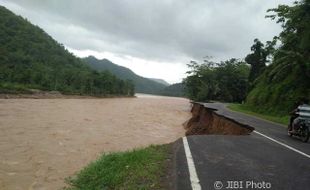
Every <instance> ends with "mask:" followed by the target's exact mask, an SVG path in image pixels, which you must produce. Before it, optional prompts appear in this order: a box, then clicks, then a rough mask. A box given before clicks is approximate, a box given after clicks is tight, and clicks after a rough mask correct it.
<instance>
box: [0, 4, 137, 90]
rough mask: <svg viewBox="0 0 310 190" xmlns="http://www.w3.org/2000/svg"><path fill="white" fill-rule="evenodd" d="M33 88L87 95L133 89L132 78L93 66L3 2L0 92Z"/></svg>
mask: <svg viewBox="0 0 310 190" xmlns="http://www.w3.org/2000/svg"><path fill="white" fill-rule="evenodd" d="M30 88H32V89H41V90H47V91H50V90H56V91H60V92H62V93H67V94H87V95H105V94H120V95H129V94H130V95H132V94H133V93H134V91H133V90H134V89H133V88H134V87H133V84H132V83H131V82H129V81H124V80H121V79H118V78H117V77H115V76H114V75H112V74H111V73H109V72H98V71H95V70H92V69H91V68H89V67H88V66H86V65H85V64H84V63H83V62H82V61H81V60H80V59H79V58H76V57H75V56H73V55H72V54H71V53H69V52H68V51H67V50H66V49H65V48H64V46H63V45H62V44H59V43H58V42H56V41H55V40H54V39H52V38H51V37H50V36H49V35H48V34H47V33H46V32H44V31H43V30H42V29H41V28H39V27H38V26H34V25H32V24H31V23H30V22H28V21H27V20H25V19H23V18H22V17H20V16H17V15H15V14H14V13H12V12H11V11H9V10H8V9H6V8H5V7H3V6H0V93H1V92H2V93H12V92H17V91H23V92H27V89H30Z"/></svg>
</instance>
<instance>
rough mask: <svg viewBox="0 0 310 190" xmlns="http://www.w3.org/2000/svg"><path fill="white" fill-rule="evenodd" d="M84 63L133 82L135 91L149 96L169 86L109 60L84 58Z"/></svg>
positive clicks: (91, 57)
mask: <svg viewBox="0 0 310 190" xmlns="http://www.w3.org/2000/svg"><path fill="white" fill-rule="evenodd" d="M83 61H84V62H85V63H86V64H87V65H89V66H90V67H91V68H93V69H95V70H97V71H105V70H107V71H109V72H111V73H112V74H114V75H116V76H117V77H119V78H121V79H123V80H131V81H132V82H133V83H134V85H135V91H136V92H140V93H148V94H159V93H160V91H161V90H163V89H164V88H165V87H166V86H167V85H164V84H162V81H161V83H160V82H156V81H154V80H152V79H148V78H144V77H141V76H139V75H137V74H135V73H134V72H132V71H131V70H130V69H128V68H126V67H123V66H119V65H117V64H115V63H112V62H111V61H109V60H107V59H102V60H98V59H97V58H95V57H93V56H89V57H86V58H83Z"/></svg>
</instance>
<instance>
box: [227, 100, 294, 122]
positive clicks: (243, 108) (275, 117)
mask: <svg viewBox="0 0 310 190" xmlns="http://www.w3.org/2000/svg"><path fill="white" fill-rule="evenodd" d="M227 107H228V108H229V109H231V110H233V111H237V112H242V113H245V114H248V115H253V116H256V117H259V118H262V119H265V120H269V121H272V122H275V123H279V124H283V125H285V126H287V125H288V123H289V116H288V115H285V116H281V115H276V114H270V113H260V112H256V111H254V110H255V108H252V107H249V106H247V105H244V104H232V103H231V104H229V105H228V106H227Z"/></svg>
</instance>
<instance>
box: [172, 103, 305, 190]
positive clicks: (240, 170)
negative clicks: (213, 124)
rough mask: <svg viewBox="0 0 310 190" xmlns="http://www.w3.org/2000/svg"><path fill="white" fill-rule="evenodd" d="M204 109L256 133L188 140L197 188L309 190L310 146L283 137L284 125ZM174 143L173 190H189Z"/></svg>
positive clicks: (184, 166)
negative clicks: (196, 177)
mask: <svg viewBox="0 0 310 190" xmlns="http://www.w3.org/2000/svg"><path fill="white" fill-rule="evenodd" d="M205 106H206V107H211V108H215V109H218V111H217V113H219V114H221V115H224V116H226V117H229V118H232V119H234V120H236V121H238V122H240V123H243V124H247V125H250V126H252V127H254V128H255V131H257V132H259V133H260V134H258V133H256V132H252V133H251V135H247V136H224V135H197V136H189V137H187V141H188V144H189V147H190V151H191V154H192V158H193V161H194V163H195V169H196V173H197V176H198V179H199V181H200V186H201V189H206V190H210V189H211V190H212V189H273V190H305V189H310V158H309V157H307V155H309V154H310V143H303V142H301V141H300V140H299V139H297V138H290V137H288V135H287V133H286V128H285V126H283V125H279V124H275V123H272V122H268V121H265V120H262V119H258V118H256V117H252V116H249V115H245V114H242V113H237V112H232V111H229V110H228V109H226V108H225V105H224V104H221V103H211V104H209V103H208V104H205ZM261 134H263V135H265V136H267V137H269V138H272V139H273V140H270V139H269V138H267V137H265V136H262V135H261ZM275 141H276V142H275ZM176 144H177V145H176V146H175V147H176V149H175V153H176V174H177V175H176V189H178V190H179V189H180V190H183V189H184V190H185V189H192V187H191V181H190V174H189V168H188V165H187V159H186V156H185V151H184V146H183V142H182V140H179V141H177V142H176ZM292 149H293V150H292ZM298 151H300V152H298Z"/></svg>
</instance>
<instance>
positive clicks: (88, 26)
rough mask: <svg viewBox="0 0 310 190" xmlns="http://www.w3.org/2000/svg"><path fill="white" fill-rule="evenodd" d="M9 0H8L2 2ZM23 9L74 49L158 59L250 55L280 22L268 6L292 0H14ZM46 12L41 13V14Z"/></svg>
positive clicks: (277, 27)
mask: <svg viewBox="0 0 310 190" xmlns="http://www.w3.org/2000/svg"><path fill="white" fill-rule="evenodd" d="M1 2H4V3H5V2H8V1H4V0H3V1H1V0H0V3H1ZM12 2H13V3H15V4H17V5H19V6H20V7H22V8H23V9H24V10H23V11H21V10H17V9H16V11H17V13H18V11H19V12H20V14H22V13H23V14H26V15H23V14H22V16H26V17H29V20H30V21H32V20H34V21H35V22H36V23H37V24H38V25H39V26H41V27H43V29H45V30H47V32H48V33H50V34H51V35H52V36H53V37H54V38H56V39H57V40H58V41H59V42H61V43H64V44H65V45H66V46H69V47H71V48H74V49H92V50H96V51H109V52H113V53H116V54H124V55H131V56H135V57H139V58H143V59H151V60H156V61H170V62H184V61H188V60H189V59H201V58H202V57H204V56H205V55H212V56H215V57H217V58H219V59H228V58H230V57H244V56H245V55H246V54H247V53H248V52H249V47H250V46H251V44H252V43H253V39H254V38H256V37H257V38H260V39H262V40H263V41H265V40H270V39H271V38H272V37H273V36H274V35H276V34H277V33H278V32H279V26H277V25H276V24H275V23H273V22H271V21H268V20H266V19H265V18H264V15H265V14H266V12H265V11H266V10H267V9H268V8H273V7H275V6H277V4H279V3H281V4H284V3H290V2H291V1H289V0H282V1H270V0H256V1H254V0H253V1H248V0H221V1H216V0H199V1H198V0H195V1H191V0H182V1H181V0H163V1H154V0H143V1H142V0H136V1H128V0H111V1H108V0H96V1H95V0H88V1H82V0H66V1H63V0H46V1H44V0H13V1H12V0H11V1H10V3H12ZM38 17H40V18H38Z"/></svg>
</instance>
